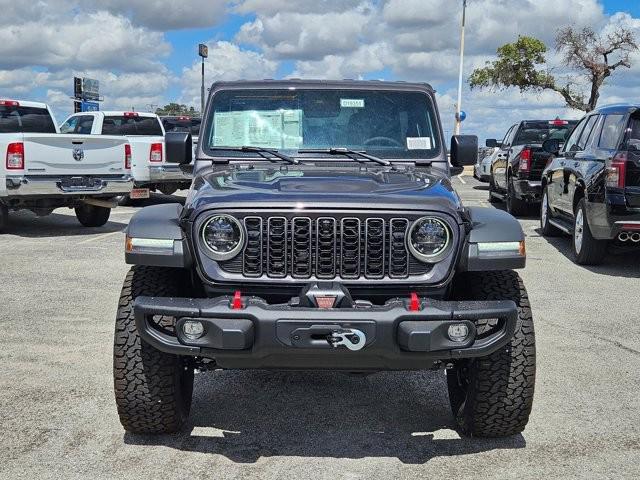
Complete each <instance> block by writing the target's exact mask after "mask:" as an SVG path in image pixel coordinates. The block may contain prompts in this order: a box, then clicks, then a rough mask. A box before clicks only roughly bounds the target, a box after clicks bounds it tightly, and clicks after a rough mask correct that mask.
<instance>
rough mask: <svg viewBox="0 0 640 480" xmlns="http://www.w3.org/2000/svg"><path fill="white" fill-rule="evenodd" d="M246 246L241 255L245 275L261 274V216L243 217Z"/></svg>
mask: <svg viewBox="0 0 640 480" xmlns="http://www.w3.org/2000/svg"><path fill="white" fill-rule="evenodd" d="M244 227H245V229H246V230H247V246H246V247H245V249H244V252H243V254H242V255H243V256H242V262H243V263H242V271H243V273H244V275H246V276H247V277H259V276H260V275H262V218H260V217H245V219H244Z"/></svg>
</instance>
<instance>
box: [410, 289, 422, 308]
mask: <svg viewBox="0 0 640 480" xmlns="http://www.w3.org/2000/svg"><path fill="white" fill-rule="evenodd" d="M421 303H422V302H420V297H418V294H417V293H416V292H411V295H410V297H409V311H410V312H419V311H420V310H421V309H422V305H421Z"/></svg>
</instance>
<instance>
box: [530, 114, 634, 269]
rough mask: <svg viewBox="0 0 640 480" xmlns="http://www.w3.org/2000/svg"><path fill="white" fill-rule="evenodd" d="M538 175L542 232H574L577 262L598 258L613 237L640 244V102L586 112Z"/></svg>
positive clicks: (553, 145) (551, 147) (552, 145)
mask: <svg viewBox="0 0 640 480" xmlns="http://www.w3.org/2000/svg"><path fill="white" fill-rule="evenodd" d="M545 148H546V149H547V150H549V151H550V152H553V153H555V155H556V157H555V158H554V159H553V161H552V162H551V163H550V164H549V165H548V166H547V168H546V169H545V170H544V172H543V175H542V185H543V189H544V193H543V197H542V208H541V210H540V211H541V213H540V224H541V227H542V233H543V234H544V235H546V236H553V235H558V234H560V233H562V232H564V233H567V234H570V235H572V237H573V253H574V256H575V260H576V262H577V263H579V264H582V265H593V264H597V263H600V262H601V261H602V260H603V259H604V257H605V255H606V253H607V246H608V244H609V243H610V242H611V241H617V243H618V244H620V245H624V246H631V247H638V246H640V107H638V106H635V105H614V106H609V107H602V108H599V109H597V110H595V111H593V112H591V113H590V114H589V115H587V116H586V117H584V118H583V119H582V120H581V121H580V123H579V124H578V126H577V127H576V128H575V130H573V133H572V134H571V136H570V137H569V139H568V140H567V142H566V144H565V145H564V147H563V148H562V150H561V151H558V144H557V143H555V142H548V143H547V144H546V145H545Z"/></svg>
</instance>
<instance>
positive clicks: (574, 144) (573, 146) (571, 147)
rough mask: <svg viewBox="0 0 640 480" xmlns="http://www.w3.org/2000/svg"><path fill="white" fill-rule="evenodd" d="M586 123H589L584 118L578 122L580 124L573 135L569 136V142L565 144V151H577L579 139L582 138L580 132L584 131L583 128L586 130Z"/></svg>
mask: <svg viewBox="0 0 640 480" xmlns="http://www.w3.org/2000/svg"><path fill="white" fill-rule="evenodd" d="M585 123H587V120H586V119H583V120H582V121H581V122H580V123H579V124H578V126H577V127H576V128H575V129H574V130H573V132H571V136H570V137H569V139H568V140H567V142H566V143H565V144H564V151H565V152H575V151H576V150H577V149H578V148H579V147H578V139H579V138H580V134H581V133H582V130H584V125H585Z"/></svg>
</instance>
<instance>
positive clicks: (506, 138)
mask: <svg viewBox="0 0 640 480" xmlns="http://www.w3.org/2000/svg"><path fill="white" fill-rule="evenodd" d="M514 128H516V127H515V125H514V126H512V127H511V128H510V129H509V130H507V134H506V135H505V136H504V138H503V139H502V146H503V147H504V146H506V145H508V142H509V137H510V136H511V133H512V132H513V129H514Z"/></svg>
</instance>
